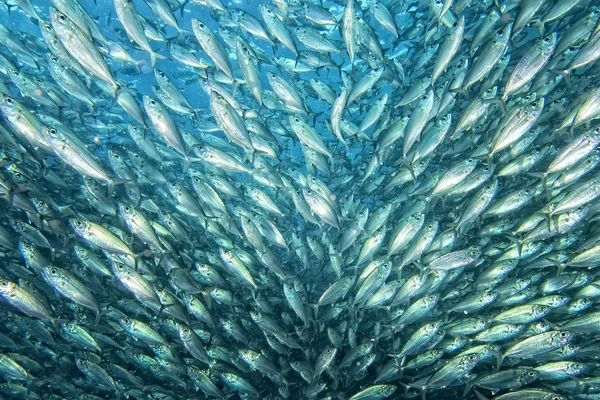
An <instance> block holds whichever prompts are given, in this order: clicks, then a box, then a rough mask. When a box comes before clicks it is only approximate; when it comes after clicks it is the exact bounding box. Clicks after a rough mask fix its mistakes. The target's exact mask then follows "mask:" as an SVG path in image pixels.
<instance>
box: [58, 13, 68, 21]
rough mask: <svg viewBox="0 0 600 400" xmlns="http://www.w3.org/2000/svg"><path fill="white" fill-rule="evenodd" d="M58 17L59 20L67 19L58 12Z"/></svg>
mask: <svg viewBox="0 0 600 400" xmlns="http://www.w3.org/2000/svg"><path fill="white" fill-rule="evenodd" d="M58 19H60V20H61V21H65V20H66V19H67V17H65V16H64V15H63V14H60V15H59V16H58Z"/></svg>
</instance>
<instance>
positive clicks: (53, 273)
mask: <svg viewBox="0 0 600 400" xmlns="http://www.w3.org/2000/svg"><path fill="white" fill-rule="evenodd" d="M50 274H52V275H56V274H58V271H57V270H55V269H54V268H53V269H51V270H50Z"/></svg>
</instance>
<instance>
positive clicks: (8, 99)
mask: <svg viewBox="0 0 600 400" xmlns="http://www.w3.org/2000/svg"><path fill="white" fill-rule="evenodd" d="M6 102H7V103H8V104H12V103H14V102H15V101H14V100H13V99H11V98H10V97H7V98H6Z"/></svg>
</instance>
